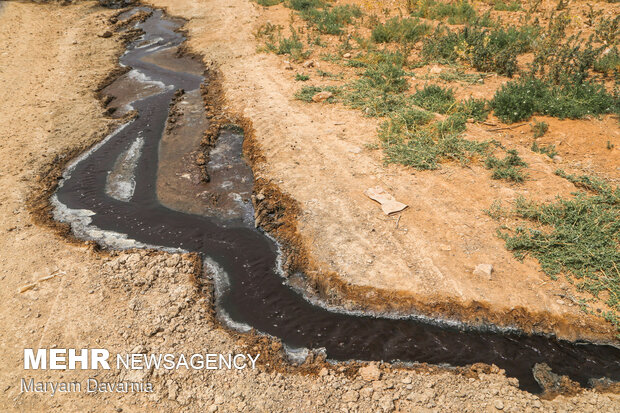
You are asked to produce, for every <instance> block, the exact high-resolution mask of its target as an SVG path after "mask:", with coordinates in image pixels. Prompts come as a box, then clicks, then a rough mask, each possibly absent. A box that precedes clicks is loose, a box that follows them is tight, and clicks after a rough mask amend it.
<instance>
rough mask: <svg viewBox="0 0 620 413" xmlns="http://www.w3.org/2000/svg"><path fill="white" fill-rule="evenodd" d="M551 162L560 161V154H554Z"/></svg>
mask: <svg viewBox="0 0 620 413" xmlns="http://www.w3.org/2000/svg"><path fill="white" fill-rule="evenodd" d="M553 162H555V163H560V162H562V157H561V156H560V155H555V156H554V157H553Z"/></svg>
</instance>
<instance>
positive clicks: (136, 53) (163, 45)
mask: <svg viewBox="0 0 620 413" xmlns="http://www.w3.org/2000/svg"><path fill="white" fill-rule="evenodd" d="M133 12H135V10H134V11H132V12H128V13H125V14H124V15H121V16H120V18H127V17H128V16H129V15H130V13H133ZM180 24H181V23H180V22H175V21H172V20H169V19H166V18H164V16H163V14H162V12H161V11H158V10H155V11H154V12H153V15H152V16H151V17H149V18H148V19H147V20H146V21H145V22H144V23H139V24H138V27H140V28H141V29H142V30H144V32H145V34H144V35H143V36H142V37H141V38H139V39H138V40H135V41H133V42H132V43H131V44H130V45H129V46H128V47H127V52H126V53H125V54H124V55H123V56H122V57H121V59H120V62H121V64H123V65H126V66H129V67H131V68H132V70H131V71H130V72H129V73H127V74H126V75H124V76H123V77H122V78H120V79H119V80H118V81H117V82H125V86H123V84H122V83H116V85H114V84H113V85H111V89H110V90H112V89H114V87H116V89H117V93H119V96H118V97H117V99H118V101H119V102H122V104H123V105H130V106H131V107H132V108H133V109H135V110H136V111H137V112H138V113H139V115H138V117H137V118H135V119H134V120H133V121H131V122H129V123H128V124H126V125H124V126H123V127H121V128H119V130H117V131H116V132H115V133H113V134H112V135H110V136H108V137H107V138H106V139H105V140H104V141H102V142H101V143H100V144H98V145H96V146H95V147H94V148H93V149H92V150H90V151H89V152H87V153H85V154H83V155H82V156H80V157H79V158H77V159H76V160H75V161H74V162H73V163H72V164H71V165H70V166H69V167H68V169H67V170H66V172H65V174H64V179H63V180H62V182H61V185H60V187H59V189H58V191H57V193H56V194H55V195H54V197H53V199H52V202H53V203H54V204H55V216H56V218H57V219H59V220H61V221H65V222H68V223H70V224H71V226H72V229H73V231H74V233H75V234H76V236H78V237H81V238H85V239H91V240H95V241H97V242H98V243H100V244H102V245H104V246H106V247H110V248H131V247H147V246H149V247H158V248H164V249H169V250H179V249H181V250H185V251H192V252H199V253H201V254H202V255H203V257H205V259H207V260H209V262H214V263H216V265H217V267H218V268H219V270H220V273H221V275H223V277H222V279H220V280H219V281H218V282H217V285H216V292H217V293H218V294H217V303H218V313H219V314H220V316H222V315H223V314H226V315H227V317H228V318H229V319H230V320H232V322H233V323H237V324H238V325H247V326H251V327H252V328H255V329H256V330H258V331H260V332H262V333H265V334H270V335H272V336H275V337H278V338H280V339H281V340H282V341H283V343H284V344H285V345H286V346H287V347H289V348H308V349H319V348H324V349H325V352H326V354H327V357H328V358H329V359H331V360H350V359H356V360H384V361H403V362H426V363H434V364H440V365H441V364H448V365H451V366H464V365H468V364H473V363H478V362H482V363H487V364H495V365H497V366H499V367H500V368H502V369H505V371H506V374H507V375H508V376H512V377H516V378H517V379H518V380H519V383H520V387H521V388H522V389H525V390H528V391H532V392H538V391H540V390H541V389H540V387H539V386H538V384H537V382H536V380H535V379H534V377H533V375H532V368H533V366H534V365H535V364H536V363H547V364H548V365H549V366H550V367H551V369H552V370H553V371H554V372H555V373H556V374H561V375H567V376H569V377H570V378H571V379H573V380H575V381H578V382H579V383H581V384H582V385H584V386H586V385H588V381H589V379H593V378H601V377H607V378H609V379H612V380H614V381H620V349H618V348H616V347H613V346H605V345H595V344H589V343H572V342H568V341H562V340H557V339H554V338H550V337H546V336H541V335H525V334H519V333H515V332H505V331H504V332H501V331H498V330H497V329H486V330H482V329H474V328H467V327H464V326H456V325H449V324H446V323H439V322H438V323H433V322H426V321H423V320H419V319H415V318H406V319H395V318H387V317H385V318H382V317H376V316H371V315H363V314H361V315H358V314H355V315H353V314H346V313H342V312H336V311H330V310H327V309H325V308H323V307H321V306H318V305H315V304H312V303H311V302H310V301H308V300H307V299H305V298H304V297H303V296H302V295H301V294H300V293H298V292H297V291H295V290H294V289H292V288H291V287H289V286H287V285H286V284H285V280H284V278H283V277H281V276H280V275H279V273H278V265H277V262H278V254H279V249H278V245H277V244H276V243H275V242H274V241H273V240H272V239H271V238H270V237H268V236H266V235H265V234H264V233H263V232H262V231H260V230H258V229H255V228H254V225H253V221H252V219H247V217H248V211H250V214H249V216H250V217H251V203H250V201H249V199H248V198H249V194H248V193H247V192H248V191H247V180H243V179H237V180H235V178H234V177H231V176H228V177H227V176H226V170H229V169H231V168H232V169H233V170H235V171H241V170H243V166H239V165H240V160H241V159H242V158H241V145H240V142H241V140H242V139H243V137H242V136H241V135H239V134H235V133H232V132H227V133H228V135H226V136H227V137H226V138H225V139H222V142H225V143H226V145H227V148H223V149H222V147H221V146H220V145H216V147H215V149H214V151H216V152H215V155H214V156H213V157H212V158H213V159H212V162H211V164H210V165H209V166H210V168H211V173H212V180H211V182H210V183H208V184H204V185H207V188H212V189H213V191H214V192H219V193H223V192H226V191H228V196H229V197H228V198H227V201H226V203H224V205H225V206H226V210H227V211H229V212H230V211H232V212H231V213H230V214H228V215H227V214H219V216H213V214H212V213H210V214H209V213H208V214H207V215H204V214H203V215H200V214H196V213H186V212H180V211H179V210H178V208H177V210H174V209H171V208H169V207H166V206H164V205H163V204H162V203H161V202H160V198H159V197H158V191H157V179H158V162H159V159H160V141H161V139H162V134H164V132H165V127H166V126H165V125H166V119H167V118H168V114H169V105H170V103H171V101H172V99H173V97H174V94H175V91H176V90H177V89H184V90H185V92H186V94H187V95H191V94H192V93H197V92H196V91H197V90H198V89H199V87H200V84H201V83H202V82H203V78H202V77H201V76H200V75H198V74H196V71H195V70H189V71H184V70H181V69H179V68H178V67H183V66H182V65H179V64H178V62H176V65H175V62H172V60H174V59H176V58H177V57H175V54H174V53H170V50H173V49H174V48H176V47H178V46H179V45H180V44H181V43H182V42H183V41H184V37H183V36H182V34H180V33H179V32H176V31H175V29H177V28H178V27H179V26H180ZM119 85H120V86H119ZM123 91H124V93H125V94H127V93H128V92H127V91H131V93H130V95H132V97H131V98H128V97H127V96H121V94H122V93H121V92H123ZM131 107H129V106H125V108H124V109H125V110H129V109H131ZM218 148H219V149H218ZM231 148H232V150H231ZM235 148H236V149H235ZM218 151H219V152H218ZM218 153H219V154H220V155H221V154H222V153H223V154H224V156H220V155H218ZM241 163H242V164H243V162H242V161H241ZM227 164H231V165H233V166H232V167H231V168H227V169H226V168H224V169H223V168H222V165H227ZM243 165H245V164H243ZM245 168H246V172H243V173H245V174H246V175H247V177H248V178H250V183H251V178H252V176H251V170H250V169H249V168H247V165H246V166H245ZM239 173H241V172H239ZM219 174H224V175H219ZM222 176H223V177H222ZM209 185H211V187H209ZM244 185H245V186H244ZM244 188H245V189H244ZM235 211H237V212H235ZM211 212H212V211H211ZM209 215H211V216H209Z"/></svg>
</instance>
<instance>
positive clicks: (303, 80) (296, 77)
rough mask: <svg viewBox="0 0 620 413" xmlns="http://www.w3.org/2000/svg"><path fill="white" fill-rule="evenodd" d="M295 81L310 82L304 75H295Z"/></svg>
mask: <svg viewBox="0 0 620 413" xmlns="http://www.w3.org/2000/svg"><path fill="white" fill-rule="evenodd" d="M295 80H296V81H298V82H305V81H307V80H310V76H308V75H304V74H303V73H297V74H296V75H295Z"/></svg>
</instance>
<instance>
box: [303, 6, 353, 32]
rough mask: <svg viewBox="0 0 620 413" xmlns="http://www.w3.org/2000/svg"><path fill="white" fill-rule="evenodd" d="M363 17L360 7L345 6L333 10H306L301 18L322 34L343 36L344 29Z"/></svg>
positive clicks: (332, 8)
mask: <svg viewBox="0 0 620 413" xmlns="http://www.w3.org/2000/svg"><path fill="white" fill-rule="evenodd" d="M361 16H362V10H361V9H360V8H359V7H358V6H351V5H348V4H347V5H344V6H336V7H331V8H327V7H326V8H324V9H321V10H319V9H316V8H306V9H303V11H302V12H301V18H302V19H304V20H306V21H307V22H308V23H309V24H311V25H313V26H315V27H316V29H317V30H318V31H319V33H322V34H333V35H336V34H342V32H343V27H344V26H346V25H347V24H351V23H353V20H354V19H355V18H359V17H361Z"/></svg>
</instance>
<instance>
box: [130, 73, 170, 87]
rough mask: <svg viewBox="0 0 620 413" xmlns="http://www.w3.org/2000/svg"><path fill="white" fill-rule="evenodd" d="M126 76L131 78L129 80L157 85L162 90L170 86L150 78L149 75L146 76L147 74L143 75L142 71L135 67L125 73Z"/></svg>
mask: <svg viewBox="0 0 620 413" xmlns="http://www.w3.org/2000/svg"><path fill="white" fill-rule="evenodd" d="M127 77H128V78H129V79H131V80H135V81H136V82H140V83H145V84H148V85H153V86H157V87H158V88H160V89H161V90H162V91H164V90H166V89H168V88H169V87H170V86H166V84H165V83H164V82H160V81H159V80H153V79H151V78H150V77H148V76H147V75H145V74H144V73H142V72H141V71H139V70H137V69H131V70H130V71H129V72H128V73H127Z"/></svg>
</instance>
